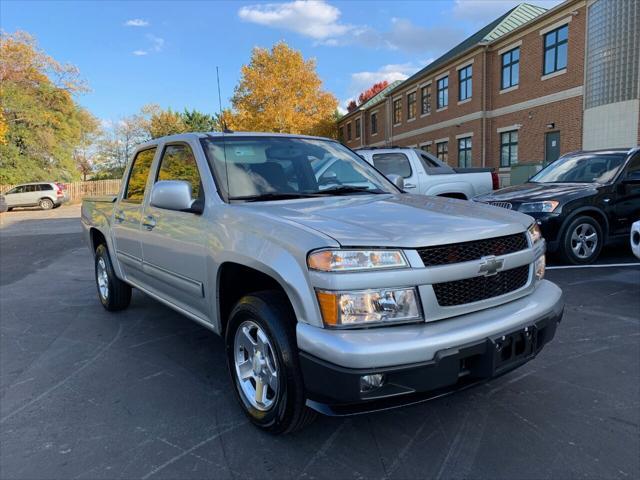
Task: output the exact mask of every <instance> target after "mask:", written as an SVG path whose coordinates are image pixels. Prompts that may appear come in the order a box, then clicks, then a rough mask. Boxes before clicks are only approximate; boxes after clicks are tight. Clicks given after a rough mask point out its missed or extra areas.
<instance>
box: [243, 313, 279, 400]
mask: <svg viewBox="0 0 640 480" xmlns="http://www.w3.org/2000/svg"><path fill="white" fill-rule="evenodd" d="M233 358H234V367H235V374H236V379H237V381H238V385H239V386H240V389H241V390H242V393H243V395H244V397H245V399H246V400H247V401H248V402H249V403H250V404H251V406H253V407H254V408H256V409H257V410H260V411H267V410H269V409H270V408H271V407H272V406H273V405H274V403H275V402H276V400H277V397H278V386H279V375H278V362H277V360H276V356H275V352H274V349H273V347H272V346H271V342H270V341H269V337H267V334H266V333H265V332H264V330H262V328H260V326H259V325H258V324H256V323H255V322H252V321H250V320H247V321H245V322H243V323H242V324H241V325H240V326H239V327H238V329H237V330H236V333H235V338H234V351H233Z"/></svg>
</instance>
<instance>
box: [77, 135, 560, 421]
mask: <svg viewBox="0 0 640 480" xmlns="http://www.w3.org/2000/svg"><path fill="white" fill-rule="evenodd" d="M332 158H333V159H336V160H337V161H340V162H345V163H346V164H347V165H348V166H349V168H347V169H344V170H343V169H337V171H336V177H337V178H336V180H337V182H338V183H339V184H337V185H334V186H333V187H331V188H320V187H321V186H320V185H319V184H318V181H317V179H316V177H315V175H314V171H313V167H312V164H313V163H316V162H318V161H319V160H321V159H329V160H330V159H332ZM343 171H345V172H349V174H350V175H353V172H355V173H356V174H357V175H358V176H357V177H345V176H342V175H343V173H342V172H343ZM398 181H399V183H400V184H401V183H402V180H401V179H398ZM352 182H355V183H352ZM81 221H82V226H83V229H84V236H85V239H86V241H87V244H88V246H89V248H90V249H91V251H92V252H93V254H94V265H95V280H96V285H97V292H98V298H99V300H100V302H101V303H102V305H103V306H104V308H106V309H107V310H109V311H116V310H121V309H124V308H126V307H127V306H128V305H129V303H130V300H131V288H132V287H135V288H137V289H139V290H140V291H142V292H144V293H146V294H148V295H150V296H151V297H153V298H155V299H156V300H158V301H160V302H162V303H164V304H166V305H168V306H169V307H171V308H173V309H175V310H176V311H178V312H180V313H181V314H183V315H185V316H187V317H188V318H190V319H192V320H194V321H196V322H198V323H199V324H201V325H203V326H204V327H206V328H209V329H211V330H213V331H214V332H216V333H218V334H220V335H222V336H223V337H224V341H225V344H226V351H227V362H228V368H229V372H230V375H231V378H232V382H233V385H234V390H235V392H236V394H237V396H238V400H239V403H240V405H241V407H242V408H243V409H244V411H245V413H246V415H247V416H248V417H249V419H250V420H251V421H252V422H253V423H254V424H256V425H258V426H259V427H261V428H263V429H265V430H268V431H271V432H274V433H283V432H287V431H292V430H295V429H297V428H300V427H302V426H303V425H305V424H306V423H308V422H309V421H310V420H311V419H312V418H313V416H314V413H313V412H314V411H319V412H322V413H325V414H329V415H341V414H346V413H358V412H365V411H373V410H378V409H387V408H390V407H393V406H399V405H402V404H406V403H414V402H417V401H421V400H426V399H429V398H433V397H434V396H440V395H442V394H443V393H445V392H453V391H455V390H458V389H460V388H464V387H467V386H469V385H472V384H475V383H478V382H481V381H483V380H486V379H489V378H493V377H496V376H498V375H502V374H504V373H506V372H508V371H510V370H512V369H514V368H516V367H518V366H520V365H522V364H524V363H526V362H527V361H529V360H531V359H532V358H533V357H535V356H536V355H537V354H538V353H539V352H540V351H541V349H542V348H543V346H544V345H545V344H546V343H548V342H549V341H550V340H551V339H552V338H553V336H554V334H555V331H556V326H557V324H558V322H559V321H560V319H561V317H562V311H563V300H562V291H561V290H560V289H559V288H558V287H557V286H556V285H554V284H553V283H551V282H549V281H547V280H544V279H543V277H544V269H545V258H544V251H545V242H544V240H543V239H542V237H541V235H540V231H539V229H538V227H537V225H536V224H535V222H534V221H533V219H532V218H531V217H529V216H527V215H523V214H521V213H518V212H510V211H508V210H503V209H499V208H494V207H490V206H487V205H482V204H476V203H473V202H467V201H462V200H457V199H451V198H438V197H427V196H422V195H408V194H405V193H402V192H401V191H400V189H399V188H397V187H396V186H395V185H394V184H393V183H392V182H390V181H389V180H387V179H386V178H385V177H384V176H383V175H382V174H380V173H379V172H378V171H377V170H375V169H374V168H372V167H371V166H370V165H369V164H368V163H367V162H366V161H364V160H363V159H362V158H360V157H359V156H358V155H356V154H355V153H353V152H352V151H351V150H349V149H347V148H346V147H344V146H342V145H341V144H340V143H338V142H336V141H333V140H329V139H323V138H317V137H305V136H295V135H277V134H252V133H224V134H220V133H214V134H205V133H202V134H195V133H193V134H182V135H174V136H170V137H164V138H159V139H155V140H152V141H150V142H147V143H145V144H142V145H141V146H139V147H138V149H137V151H136V153H135V155H134V158H133V160H132V162H131V163H130V164H129V165H128V166H127V169H126V172H125V176H124V180H123V182H122V186H121V190H120V193H119V194H118V195H117V196H116V197H102V198H94V199H86V200H85V201H84V202H83V204H82V213H81Z"/></svg>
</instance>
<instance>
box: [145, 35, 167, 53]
mask: <svg viewBox="0 0 640 480" xmlns="http://www.w3.org/2000/svg"><path fill="white" fill-rule="evenodd" d="M147 40H149V41H150V42H151V49H152V50H153V51H154V52H161V51H162V48H163V47H164V38H160V37H156V36H155V35H152V34H151V33H148V34H147Z"/></svg>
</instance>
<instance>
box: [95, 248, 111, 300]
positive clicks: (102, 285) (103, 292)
mask: <svg viewBox="0 0 640 480" xmlns="http://www.w3.org/2000/svg"><path fill="white" fill-rule="evenodd" d="M96 280H97V281H98V292H99V293H100V297H101V298H102V300H105V301H106V300H108V299H109V275H108V274H107V264H106V262H105V261H104V258H100V259H99V260H98V268H97V269H96Z"/></svg>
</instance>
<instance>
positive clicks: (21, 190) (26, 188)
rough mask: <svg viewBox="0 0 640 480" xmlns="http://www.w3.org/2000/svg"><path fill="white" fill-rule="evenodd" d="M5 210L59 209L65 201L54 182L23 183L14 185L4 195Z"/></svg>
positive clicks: (62, 193)
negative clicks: (16, 208) (23, 208)
mask: <svg viewBox="0 0 640 480" xmlns="http://www.w3.org/2000/svg"><path fill="white" fill-rule="evenodd" d="M4 198H5V201H6V202H7V208H8V209H9V210H11V209H12V208H15V207H36V206H40V208H42V209H43V210H49V209H51V208H55V207H59V206H60V205H62V204H63V203H64V202H66V201H67V197H66V195H65V193H64V190H63V189H62V187H61V186H60V185H59V184H57V183H54V182H46V183H24V184H22V185H16V186H15V187H13V188H12V189H11V190H9V191H8V192H7V193H5V194H4Z"/></svg>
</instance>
